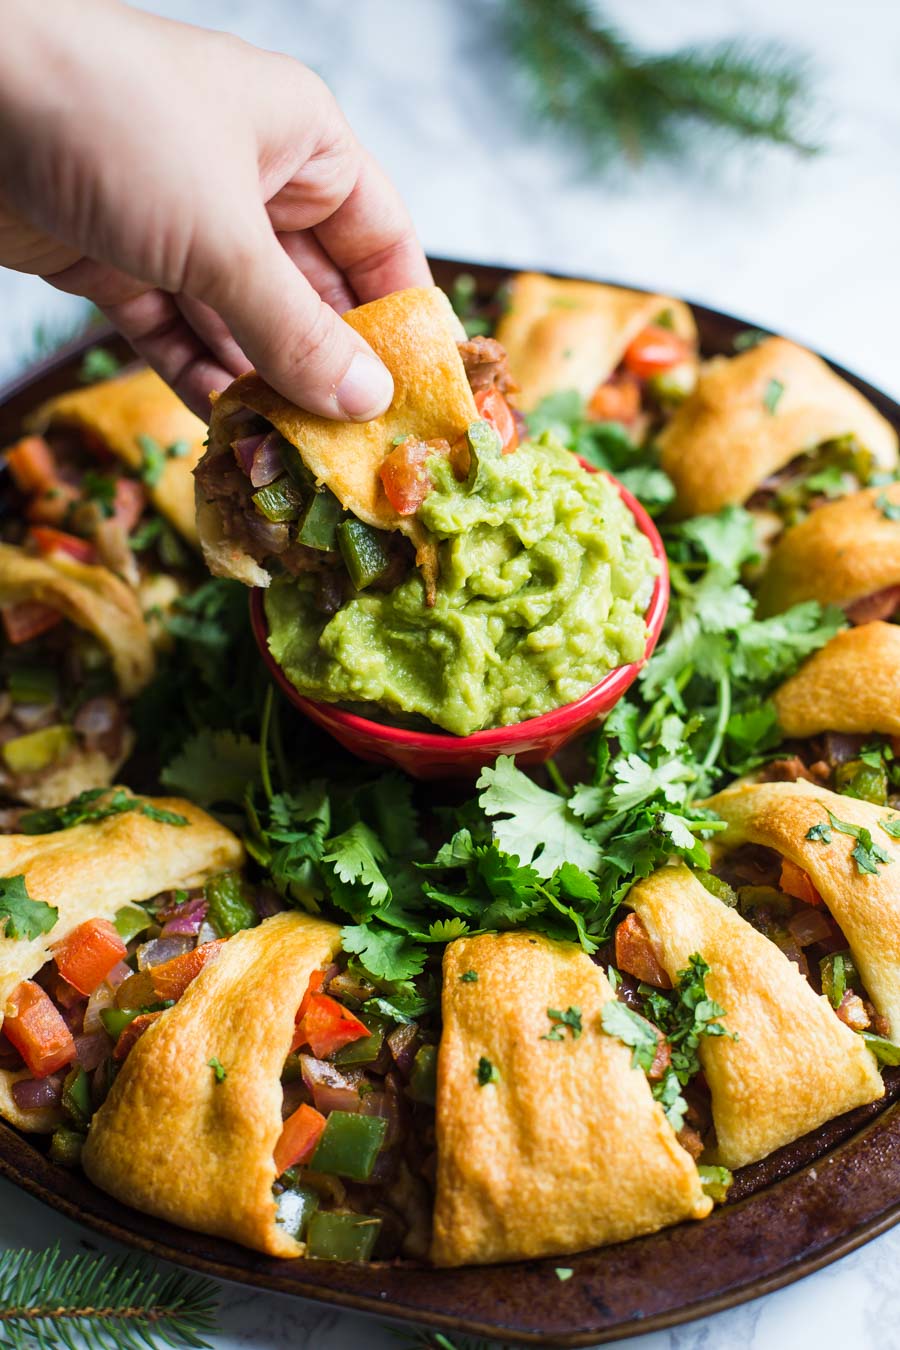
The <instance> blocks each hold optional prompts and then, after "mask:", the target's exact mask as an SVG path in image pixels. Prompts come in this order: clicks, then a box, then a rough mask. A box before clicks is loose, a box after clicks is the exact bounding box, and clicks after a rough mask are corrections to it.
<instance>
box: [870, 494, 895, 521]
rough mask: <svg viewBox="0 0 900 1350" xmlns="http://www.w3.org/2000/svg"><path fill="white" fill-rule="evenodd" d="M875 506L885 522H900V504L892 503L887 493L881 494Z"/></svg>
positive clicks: (876, 499)
mask: <svg viewBox="0 0 900 1350" xmlns="http://www.w3.org/2000/svg"><path fill="white" fill-rule="evenodd" d="M875 505H876V506H877V507H878V510H879V511H880V512H881V514H882V515H883V516H884V518H885V520H900V502H892V501H891V499H890V497H889V496H888V495H887V493H886V492H879V494H878V496H877V497H876V498H875Z"/></svg>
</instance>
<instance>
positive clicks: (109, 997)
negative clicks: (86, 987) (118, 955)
mask: <svg viewBox="0 0 900 1350" xmlns="http://www.w3.org/2000/svg"><path fill="white" fill-rule="evenodd" d="M119 964H120V965H124V962H120V963H119ZM118 968H119V967H118V966H116V967H115V969H116V970H118ZM125 969H126V970H128V967H127V966H125ZM110 973H112V972H110ZM131 973H132V972H131V971H130V970H128V974H129V975H130V974H131ZM118 983H119V984H121V983H122V981H121V980H119V981H118ZM115 1003H116V994H115V989H114V988H113V986H112V984H111V983H110V980H109V978H107V979H105V980H103V982H102V983H101V984H98V985H97V988H96V989H95V990H94V992H93V993H92V994H91V996H90V998H89V999H88V1001H87V1007H86V1008H85V1010H84V1022H83V1023H82V1033H83V1035H85V1036H93V1035H95V1033H96V1032H98V1031H103V1022H102V1021H101V1020H100V1014H101V1012H103V1010H104V1008H113V1007H115Z"/></svg>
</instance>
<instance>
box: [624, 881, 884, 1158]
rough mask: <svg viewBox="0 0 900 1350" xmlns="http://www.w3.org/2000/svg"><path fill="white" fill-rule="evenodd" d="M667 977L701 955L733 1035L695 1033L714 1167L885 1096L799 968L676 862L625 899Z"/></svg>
mask: <svg viewBox="0 0 900 1350" xmlns="http://www.w3.org/2000/svg"><path fill="white" fill-rule="evenodd" d="M628 904H629V905H631V906H632V908H633V909H634V911H635V913H636V914H637V915H638V916H639V917H640V919H641V921H642V922H643V924H644V926H645V928H646V929H647V932H648V933H649V934H650V938H651V940H652V942H653V946H654V949H655V951H656V954H657V956H658V958H659V960H660V962H661V963H662V965H663V967H664V968H665V971H666V973H667V974H668V976H669V978H670V979H671V980H672V981H673V983H674V982H675V979H676V977H677V975H678V972H679V971H681V970H683V969H684V968H685V967H686V966H687V965H688V961H689V959H690V957H691V956H692V955H693V954H694V953H695V952H698V953H699V954H700V955H701V956H702V957H703V959H704V961H705V962H706V964H707V965H708V966H709V968H710V970H709V974H708V975H707V977H706V990H707V993H708V994H709V997H710V998H711V999H714V1000H715V1001H716V1002H717V1003H719V1004H721V1006H722V1007H723V1008H725V1010H726V1013H725V1017H724V1019H723V1021H724V1024H725V1026H726V1028H727V1029H728V1031H729V1032H730V1033H732V1035H736V1039H734V1040H732V1039H731V1038H730V1037H728V1036H704V1037H703V1038H702V1040H701V1042H700V1052H699V1053H700V1062H701V1064H702V1066H703V1071H704V1073H705V1075H706V1080H707V1082H708V1084H709V1089H710V1093H711V1096H712V1113H713V1121H714V1123H715V1127H716V1137H717V1150H716V1161H717V1162H720V1163H722V1164H723V1165H724V1166H726V1167H742V1166H744V1164H745V1163H750V1162H755V1161H756V1160H757V1159H758V1158H764V1157H766V1155H767V1154H769V1153H772V1152H773V1151H774V1150H775V1149H777V1148H781V1146H782V1145H783V1144H788V1143H790V1142H791V1140H792V1139H797V1138H799V1137H800V1135H802V1134H806V1133H807V1131H809V1130H814V1129H815V1128H816V1127H817V1126H819V1125H821V1124H822V1123H823V1122H824V1121H826V1120H830V1119H831V1118H832V1117H833V1116H838V1115H840V1114H841V1113H842V1112H844V1111H849V1110H851V1109H852V1108H853V1107H855V1106H862V1105H863V1104H864V1103H866V1102H871V1101H875V1100H876V1099H877V1098H879V1097H881V1096H883V1095H884V1084H883V1082H882V1078H881V1074H880V1073H879V1071H878V1066H877V1064H876V1062H875V1057H874V1056H873V1055H872V1053H871V1051H870V1050H868V1049H867V1047H866V1045H865V1042H864V1041H863V1040H862V1038H861V1037H860V1036H858V1035H857V1034H856V1032H854V1031H851V1030H850V1028H849V1027H847V1026H845V1025H844V1024H843V1022H841V1021H840V1020H839V1019H838V1018H837V1017H836V1016H835V1013H834V1010H833V1009H832V1007H831V1006H830V1004H829V1003H828V1000H827V999H825V998H823V997H822V996H821V995H819V994H816V993H815V992H814V990H813V989H812V987H811V986H810V984H809V983H808V981H807V980H806V979H805V978H804V976H803V975H801V973H800V971H799V970H798V969H797V967H796V965H794V963H793V962H792V961H789V960H788V958H787V957H786V956H785V955H784V953H783V952H781V951H780V950H779V949H778V947H776V946H775V944H774V943H773V942H771V941H770V940H769V939H768V938H766V937H764V936H763V935H762V933H758V932H757V931H756V929H755V928H753V927H752V926H751V925H750V924H749V923H747V921H746V919H743V918H741V916H740V915H739V914H738V913H737V912H736V911H735V910H733V909H729V907H728V906H727V905H724V904H723V903H722V901H721V900H718V899H716V897H715V896H713V895H710V893H709V891H707V890H706V888H705V887H704V886H703V885H701V883H700V882H699V881H698V880H697V878H696V877H695V876H693V874H692V873H691V872H690V871H689V870H688V869H687V868H686V867H684V866H677V867H662V868H660V869H659V870H658V871H656V872H654V873H653V875H652V876H650V877H648V878H647V879H646V880H645V881H641V882H639V883H638V884H637V885H636V886H634V887H632V889H631V890H630V891H629V893H628Z"/></svg>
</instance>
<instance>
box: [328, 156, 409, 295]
mask: <svg viewBox="0 0 900 1350" xmlns="http://www.w3.org/2000/svg"><path fill="white" fill-rule="evenodd" d="M314 233H315V235H316V238H317V239H318V240H319V242H320V243H321V245H322V247H323V248H324V249H325V251H326V252H327V253H328V256H329V257H330V258H331V260H332V261H333V262H334V264H335V265H336V266H337V267H338V268H340V270H341V271H342V272H343V273H344V275H345V277H346V278H347V280H348V282H349V283H350V286H351V287H352V288H353V292H354V294H355V295H356V297H357V299H358V300H359V301H360V302H361V303H364V302H365V301H366V300H377V299H379V298H380V297H381V296H382V295H387V294H388V293H389V292H390V291H401V290H405V289H406V287H408V286H433V285H434V280H433V278H432V275H431V269H430V268H429V266H428V262H427V260H426V258H425V253H424V250H423V248H422V245H421V244H420V243H419V240H418V238H417V236H416V232H415V229H414V228H413V223H412V219H411V217H410V215H409V212H408V211H407V209H406V207H405V206H404V204H403V201H402V199H401V197H400V194H399V193H398V191H397V189H396V188H395V187H394V185H393V183H392V182H391V181H390V179H389V178H388V176H387V174H385V173H384V171H383V170H382V169H381V168H379V166H378V165H377V164H376V162H375V160H374V159H373V158H372V156H371V155H370V154H369V153H368V151H366V150H363V151H362V153H361V155H360V167H359V173H358V175H357V178H356V182H355V184H354V186H353V188H352V190H351V191H350V193H349V194H348V196H347V197H345V199H344V200H343V201H342V202H341V204H340V205H339V206H338V207H337V209H336V210H335V211H334V213H333V214H332V215H331V216H329V217H328V218H327V220H323V221H322V222H321V223H320V224H319V225H317V226H316V227H315V231H314Z"/></svg>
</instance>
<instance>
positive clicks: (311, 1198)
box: [275, 1186, 319, 1242]
mask: <svg viewBox="0 0 900 1350" xmlns="http://www.w3.org/2000/svg"><path fill="white" fill-rule="evenodd" d="M318 1208H319V1197H318V1194H317V1193H316V1191H314V1190H313V1188H312V1187H311V1186H291V1187H290V1188H289V1189H288V1190H285V1191H282V1192H281V1194H280V1195H279V1196H278V1197H277V1198H276V1201H275V1222H276V1223H277V1224H278V1227H279V1228H282V1229H283V1230H284V1231H285V1233H287V1234H288V1236H289V1237H292V1238H296V1239H297V1241H298V1242H302V1241H303V1239H304V1237H305V1236H306V1229H307V1227H308V1225H309V1221H310V1219H311V1218H312V1216H313V1215H314V1214H315V1212H316V1210H317V1209H318Z"/></svg>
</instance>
